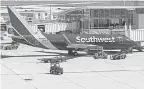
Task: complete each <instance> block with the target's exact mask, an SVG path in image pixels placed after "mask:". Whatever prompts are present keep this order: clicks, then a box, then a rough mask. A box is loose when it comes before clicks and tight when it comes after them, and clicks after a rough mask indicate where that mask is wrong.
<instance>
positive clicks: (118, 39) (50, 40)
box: [13, 33, 134, 50]
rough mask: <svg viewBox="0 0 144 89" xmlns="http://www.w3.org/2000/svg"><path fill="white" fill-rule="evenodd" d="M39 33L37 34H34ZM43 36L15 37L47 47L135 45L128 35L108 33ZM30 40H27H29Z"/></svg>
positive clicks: (108, 47) (63, 48)
mask: <svg viewBox="0 0 144 89" xmlns="http://www.w3.org/2000/svg"><path fill="white" fill-rule="evenodd" d="M34 35H37V34H34ZM41 35H43V36H40V35H39V36H37V37H36V36H35V37H34V36H32V35H29V36H24V37H25V39H15V38H13V40H16V41H18V42H21V43H24V44H28V45H31V46H35V47H40V48H46V49H60V50H68V49H67V46H68V44H92V45H99V46H103V48H104V49H126V48H129V47H132V46H134V44H133V42H132V41H131V40H129V38H128V37H126V36H121V35H108V34H46V33H41ZM26 40H27V41H28V42H27V41H26Z"/></svg>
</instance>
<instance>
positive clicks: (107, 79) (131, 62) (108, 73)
mask: <svg viewBox="0 0 144 89" xmlns="http://www.w3.org/2000/svg"><path fill="white" fill-rule="evenodd" d="M1 55H2V58H1V62H0V65H1V73H0V75H1V88H2V89H144V52H134V53H132V54H127V57H126V59H122V60H110V59H93V57H92V56H86V55H85V53H81V55H80V56H78V57H70V58H69V59H68V60H67V61H66V62H63V63H61V67H62V68H63V69H64V73H63V74H62V75H52V74H49V69H50V64H49V63H42V62H40V61H39V60H37V59H39V58H51V57H55V56H59V55H63V56H67V51H59V50H46V49H41V48H35V47H30V46H26V45H21V46H20V47H19V48H18V49H17V50H2V52H1Z"/></svg>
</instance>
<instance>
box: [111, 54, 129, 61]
mask: <svg viewBox="0 0 144 89" xmlns="http://www.w3.org/2000/svg"><path fill="white" fill-rule="evenodd" d="M125 58H126V53H121V52H120V53H117V54H114V55H111V56H110V59H111V60H117V59H125Z"/></svg>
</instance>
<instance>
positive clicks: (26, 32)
mask: <svg viewBox="0 0 144 89" xmlns="http://www.w3.org/2000/svg"><path fill="white" fill-rule="evenodd" d="M8 13H9V17H10V21H11V24H12V26H13V28H14V35H15V36H13V37H12V39H13V40H14V41H17V42H19V43H23V44H27V45H31V46H34V47H40V48H45V49H58V50H68V54H69V55H71V54H73V55H78V53H77V51H79V50H85V49H87V48H88V47H96V46H101V47H103V48H104V49H121V50H125V49H126V50H132V48H134V47H135V48H136V49H137V50H139V51H142V49H141V47H140V45H139V44H138V43H136V42H135V41H133V40H130V39H129V38H128V37H126V36H123V35H114V34H110V35H109V34H47V33H44V32H41V31H37V32H34V31H33V30H32V28H31V27H30V25H29V24H28V23H27V22H26V21H25V19H24V18H22V16H21V15H20V14H19V13H18V12H17V11H16V10H15V8H14V7H8Z"/></svg>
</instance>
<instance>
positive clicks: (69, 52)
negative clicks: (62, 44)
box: [68, 50, 78, 56]
mask: <svg viewBox="0 0 144 89" xmlns="http://www.w3.org/2000/svg"><path fill="white" fill-rule="evenodd" d="M68 55H72V56H77V55H78V53H77V52H76V51H73V50H69V51H68Z"/></svg>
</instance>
